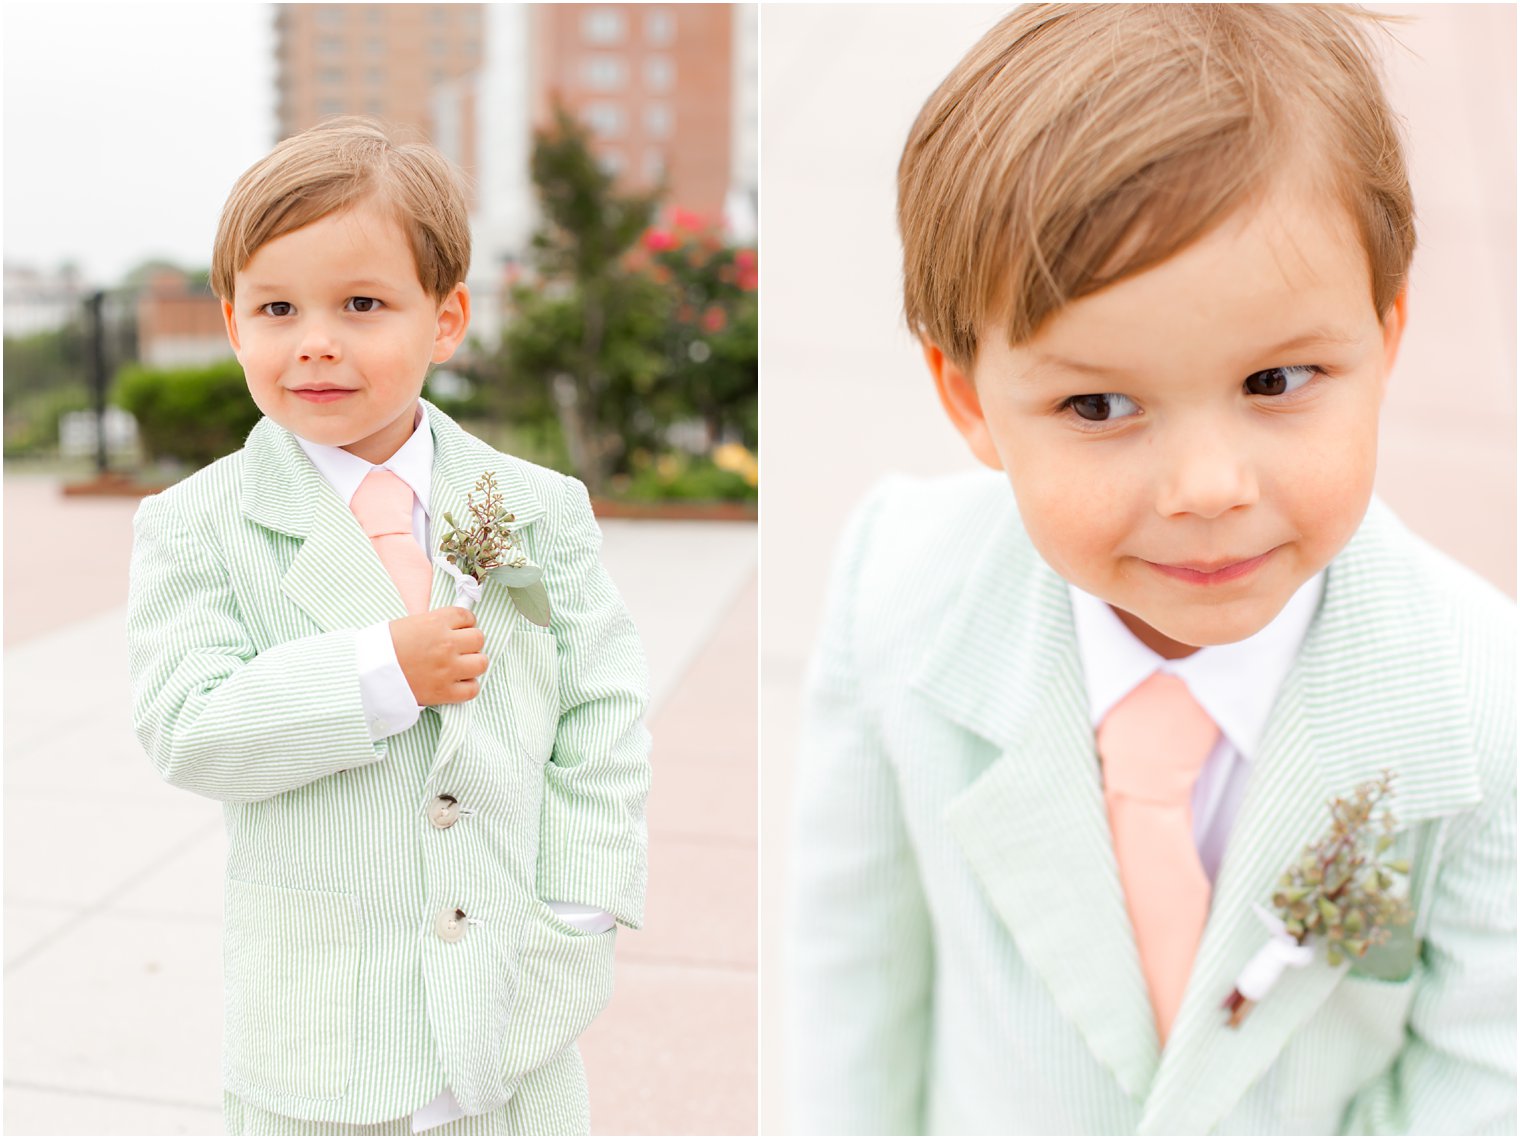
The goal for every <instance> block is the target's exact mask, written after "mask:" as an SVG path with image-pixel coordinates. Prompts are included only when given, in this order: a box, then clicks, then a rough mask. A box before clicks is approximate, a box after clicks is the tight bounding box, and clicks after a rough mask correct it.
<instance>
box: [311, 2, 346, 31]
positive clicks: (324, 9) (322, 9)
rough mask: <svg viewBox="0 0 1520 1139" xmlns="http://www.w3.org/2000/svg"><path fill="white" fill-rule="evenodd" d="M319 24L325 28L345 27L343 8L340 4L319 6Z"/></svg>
mask: <svg viewBox="0 0 1520 1139" xmlns="http://www.w3.org/2000/svg"><path fill="white" fill-rule="evenodd" d="M317 23H319V24H321V25H322V26H323V27H324V28H341V27H342V26H343V7H342V6H341V5H339V4H319V5H317Z"/></svg>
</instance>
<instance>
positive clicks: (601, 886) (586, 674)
mask: <svg viewBox="0 0 1520 1139" xmlns="http://www.w3.org/2000/svg"><path fill="white" fill-rule="evenodd" d="M564 496H565V497H564V500H563V502H562V503H561V514H560V516H559V524H558V527H557V536H556V538H555V540H554V548H553V551H552V553H551V554H549V555H547V556H546V557H545V573H544V587H545V588H546V589H547V590H548V592H549V610H550V613H549V616H550V628H551V629H552V631H553V633H554V636H555V639H556V641H557V643H558V657H559V689H560V717H559V726H558V728H557V729H556V732H555V737H554V751H553V754H552V755H551V757H550V760H549V763H548V764H546V765H545V767H544V798H543V814H542V819H541V823H540V832H539V834H540V838H539V854H538V896H539V897H540V898H546V899H553V900H555V901H562V902H579V903H581V904H583V905H588V906H597V907H599V908H600V909H603V910H606V911H607V912H608V913H610V914H612V916H613V917H615V918H616V919H617V920H618V921H620V922H622V923H623V924H624V925H626V926H629V927H630V928H633V929H637V928H638V927H639V925H640V924H641V923H642V922H643V919H644V887H645V883H646V881H647V879H648V846H649V840H648V833H647V829H646V825H645V821H644V800H645V799H646V798H647V796H648V794H649V778H650V766H649V732H648V731H647V730H646V729H645V727H644V723H643V717H644V712H645V709H646V708H647V706H648V704H649V674H648V667H647V665H646V664H645V662H644V650H643V646H642V645H641V643H640V641H639V637H638V633H637V631H636V630H635V629H634V627H633V619H632V617H630V616H629V613H628V610H627V608H626V607H625V606H624V605H623V601H622V598H621V597H619V596H618V592H617V589H616V588H615V587H614V586H613V584H612V580H611V579H610V578H609V577H608V576H607V571H606V570H605V569H603V568H602V563H601V557H600V553H601V544H602V535H601V531H600V530H599V529H598V528H597V524H596V519H595V517H594V516H593V515H592V513H591V500H590V499H589V498H588V496H587V494H586V488H585V487H584V486H583V485H582V484H581V483H580V482H579V481H577V480H575V479H566V480H565V484H564Z"/></svg>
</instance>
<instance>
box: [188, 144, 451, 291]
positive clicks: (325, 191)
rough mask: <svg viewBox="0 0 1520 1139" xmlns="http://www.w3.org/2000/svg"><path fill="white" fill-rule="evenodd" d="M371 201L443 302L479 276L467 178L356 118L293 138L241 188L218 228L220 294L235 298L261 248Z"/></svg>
mask: <svg viewBox="0 0 1520 1139" xmlns="http://www.w3.org/2000/svg"><path fill="white" fill-rule="evenodd" d="M371 198H373V199H374V200H377V201H379V202H381V203H382V204H384V205H385V206H387V207H389V208H390V209H391V210H392V211H394V214H395V217H396V220H397V222H398V223H399V224H400V225H401V228H402V229H403V230H404V231H405V233H406V235H407V239H408V241H409V242H410V244H411V247H412V257H413V259H414V260H415V261H416V263H417V280H418V281H419V282H421V284H422V287H423V289H425V290H426V291H427V293H428V294H429V295H430V296H432V297H433V298H434V299H435V300H438V301H442V300H443V299H444V298H445V297H446V296H448V294H449V293H450V292H451V291H452V290H453V288H454V286H455V285H456V284H458V283H459V282H461V281H463V280H464V279H465V276H466V274H467V273H468V272H469V269H470V222H469V214H468V211H467V210H466V207H465V196H464V188H463V185H462V183H461V176H460V174H459V172H458V171H457V170H455V169H454V167H453V166H452V165H451V164H450V163H449V161H448V160H447V159H446V158H444V157H443V155H441V154H439V153H438V151H437V150H435V149H433V147H431V146H429V145H427V144H426V143H403V142H398V141H396V140H395V139H394V138H393V137H392V135H391V133H390V132H389V131H387V130H386V129H385V128H384V127H383V126H381V125H380V124H379V123H377V122H374V121H372V120H369V119H364V118H359V117H356V116H344V117H342V118H336V119H330V120H328V121H326V122H323V123H320V124H318V125H317V126H314V127H311V128H310V129H308V130H304V131H302V132H301V133H300V134H297V135H292V136H291V137H290V138H287V139H286V140H285V141H284V142H282V143H280V144H279V145H278V146H276V147H275V148H274V150H272V151H270V152H269V154H267V155H265V156H264V157H263V158H261V159H260V160H259V161H258V162H256V163H254V164H253V165H252V166H250V167H249V168H248V169H247V170H246V171H245V172H244V173H243V176H242V177H241V178H239V179H238V180H237V183H236V184H235V185H234V186H233V187H232V193H231V194H229V195H228V197H227V204H226V205H225V206H223V207H222V217H221V221H220V223H219V224H218V225H217V230H216V242H215V244H214V245H213V246H212V252H211V287H212V288H213V289H214V290H216V294H217V295H218V296H219V297H222V298H223V299H224V300H228V301H230V300H232V298H233V278H234V276H235V275H236V274H237V272H238V271H239V270H240V269H242V268H243V266H245V265H247V264H248V261H249V259H250V258H251V257H252V256H253V255H254V254H255V253H256V252H258V250H259V249H260V247H262V246H263V245H265V244H266V243H268V242H270V241H273V240H274V239H275V238H277V237H281V236H283V235H284V234H287V233H290V232H291V231H292V230H297V229H300V228H301V227H302V226H305V225H310V224H311V223H312V222H314V221H318V220H320V219H321V218H324V217H327V216H328V215H329V214H335V213H340V212H341V211H343V210H345V209H348V208H350V207H351V206H355V205H357V204H358V203H359V202H361V201H364V200H366V199H371Z"/></svg>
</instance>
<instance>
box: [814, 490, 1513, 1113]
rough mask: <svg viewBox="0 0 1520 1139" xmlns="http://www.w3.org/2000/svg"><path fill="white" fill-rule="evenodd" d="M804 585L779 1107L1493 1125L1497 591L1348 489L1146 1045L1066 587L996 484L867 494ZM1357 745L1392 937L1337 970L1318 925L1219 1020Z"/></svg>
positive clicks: (1352, 771) (1507, 774) (1505, 935)
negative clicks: (1380, 847)
mask: <svg viewBox="0 0 1520 1139" xmlns="http://www.w3.org/2000/svg"><path fill="white" fill-rule="evenodd" d="M905 537H906V540H905ZM830 597H831V600H830V602H829V605H828V616H827V620H826V624H825V626H824V628H823V630H822V633H821V638H820V642H819V646H818V649H817V652H816V655H815V658H814V664H813V669H812V672H811V675H810V680H809V696H808V703H807V711H806V718H805V728H804V744H803V751H802V755H801V763H800V767H799V774H798V779H799V784H800V795H799V814H798V833H797V836H796V839H795V845H794V854H793V865H794V867H795V868H796V869H795V872H794V873H795V883H794V887H795V889H794V894H793V897H794V899H795V901H794V909H793V914H792V921H791V927H790V932H789V961H790V968H791V975H790V981H791V983H790V985H789V987H788V989H789V999H790V1003H791V1008H790V1011H789V1030H790V1041H789V1043H790V1048H789V1050H788V1051H789V1054H790V1055H789V1061H790V1063H789V1073H790V1089H791V1093H790V1106H791V1109H792V1124H793V1128H794V1130H796V1131H798V1132H803V1133H808V1132H817V1133H832V1134H839V1133H861V1134H865V1133H886V1134H894V1133H898V1134H901V1133H907V1134H916V1133H922V1132H929V1133H950V1134H954V1133H1003V1134H1142V1135H1167V1134H1209V1133H1220V1134H1290V1133H1304V1134H1315V1133H1318V1134H1324V1133H1336V1132H1343V1133H1399V1132H1414V1133H1421V1132H1425V1133H1429V1132H1452V1133H1468V1134H1471V1133H1494V1134H1500V1133H1505V1132H1506V1130H1507V1133H1509V1134H1513V1133H1514V1128H1515V1090H1516V1085H1515V952H1516V943H1515V889H1516V886H1515V708H1514V697H1515V655H1514V654H1515V636H1514V633H1515V608H1514V605H1513V603H1512V602H1510V601H1509V600H1508V599H1507V598H1505V597H1503V596H1502V595H1501V594H1499V593H1498V592H1497V591H1496V590H1494V589H1493V588H1492V587H1491V586H1489V585H1487V584H1486V583H1483V582H1481V581H1480V580H1478V579H1477V578H1476V577H1475V576H1474V575H1473V574H1471V573H1470V572H1468V571H1467V570H1465V569H1463V568H1461V567H1460V566H1458V565H1456V564H1455V563H1453V562H1451V561H1450V560H1448V559H1447V558H1446V557H1444V556H1443V555H1441V554H1439V553H1438V552H1436V551H1435V550H1433V549H1431V548H1430V547H1429V546H1427V545H1426V544H1424V543H1423V542H1421V541H1419V540H1418V539H1416V538H1415V537H1413V536H1412V535H1411V534H1409V533H1408V532H1407V531H1406V530H1405V529H1404V528H1403V527H1402V526H1401V525H1400V524H1399V522H1398V521H1397V520H1396V519H1395V518H1394V517H1393V515H1392V514H1391V513H1390V512H1389V511H1388V509H1387V508H1386V507H1385V506H1383V505H1382V504H1381V503H1379V502H1377V501H1374V502H1373V504H1372V506H1371V508H1370V509H1369V511H1368V513H1367V516H1366V518H1365V520H1364V522H1363V524H1362V525H1361V527H1360V528H1359V530H1358V531H1357V533H1356V535H1355V536H1354V537H1353V539H1352V540H1351V542H1350V543H1348V545H1347V546H1346V548H1345V549H1344V550H1343V551H1342V552H1341V553H1340V555H1339V556H1338V557H1337V558H1336V559H1335V560H1334V561H1333V562H1332V563H1331V565H1330V567H1329V572H1328V574H1327V578H1326V588H1325V594H1324V597H1323V599H1322V602H1321V605H1320V608H1319V610H1318V612H1317V613H1316V615H1315V619H1314V622H1313V624H1312V626H1311V628H1310V630H1309V632H1308V634H1307V637H1306V639H1305V643H1304V645H1303V648H1302V650H1301V652H1300V655H1299V657H1298V659H1297V660H1296V662H1295V664H1294V666H1293V667H1292V669H1291V670H1290V672H1289V675H1288V677H1287V678H1286V680H1285V682H1284V684H1283V687H1282V689H1281V690H1280V691H1279V693H1278V696H1277V700H1276V703H1275V705H1274V708H1273V713H1272V716H1271V719H1270V722H1269V725H1268V728H1267V732H1266V736H1265V738H1264V740H1263V744H1262V750H1261V753H1260V754H1259V756H1258V757H1257V758H1256V760H1255V761H1254V762H1253V764H1252V771H1251V775H1250V782H1249V784H1248V788H1247V790H1246V793H1245V799H1244V801H1243V802H1242V804H1241V808H1240V811H1239V814H1238V815H1237V817H1236V821H1235V824H1234V829H1233V832H1232V834H1231V837H1230V840H1229V844H1228V846H1227V848H1226V850H1225V855H1224V861H1223V864H1222V865H1221V867H1220V870H1219V874H1218V878H1217V881H1216V883H1215V888H1214V892H1213V897H1212V904H1211V910H1210V915H1209V920H1208V925H1207V928H1206V930H1205V932H1204V935H1203V939H1202V943H1201V945H1200V947H1199V950H1198V955H1197V958H1196V960H1195V963H1194V967H1193V973H1192V976H1191V979H1190V981H1189V985H1188V989H1187V992H1186V995H1185V997H1184V999H1183V1003H1182V1005H1181V1008H1180V1010H1179V1013H1178V1017H1177V1020H1176V1022H1175V1025H1174V1027H1173V1031H1172V1035H1171V1036H1170V1037H1169V1039H1168V1042H1167V1045H1166V1048H1165V1050H1164V1051H1163V1050H1161V1049H1160V1048H1159V1046H1158V1041H1157V1036H1156V1031H1155V1027H1154V1022H1153V1019H1152V1015H1151V1008H1150V1003H1149V1000H1148V997H1147V993H1146V988H1145V984H1144V981H1143V978H1142V976H1141V972H1140V964H1139V958H1138V955H1137V953H1136V949H1135V944H1134V938H1133V933H1132V931H1131V927H1130V924H1129V921H1128V916H1127V913H1126V911H1125V907H1124V897H1123V892H1122V889H1121V886H1120V883H1119V877H1118V872H1117V868H1116V864H1115V861H1114V855H1113V848H1112V844H1111V841H1110V836H1109V830H1108V824H1107V819H1106V815H1105V812H1104V806H1103V794H1102V787H1101V778H1100V769H1099V765H1098V763H1097V758H1096V752H1095V749H1094V742H1093V732H1092V725H1091V722H1090V720H1089V719H1088V716H1087V713H1086V702H1085V696H1084V689H1083V677H1082V673H1081V667H1080V663H1079V657H1078V654H1077V648H1076V643H1075V638H1074V635H1073V630H1072V620H1071V612H1070V603H1069V599H1068V594H1067V591H1066V589H1065V586H1064V583H1063V582H1062V581H1061V580H1060V579H1059V578H1058V577H1057V576H1056V574H1055V573H1054V572H1053V571H1052V570H1050V569H1049V568H1048V567H1047V566H1046V565H1045V563H1044V562H1043V561H1042V560H1041V559H1040V557H1039V556H1038V554H1037V553H1036V552H1035V550H1034V548H1033V546H1032V545H1031V544H1030V542H1029V540H1028V539H1027V537H1026V536H1025V534H1024V533H1023V531H1022V528H1021V526H1020V523H1019V520H1018V517H1017V512H1016V507H1015V504H1014V500H1013V496H1012V492H1011V490H1010V488H1009V487H1008V485H1007V481H1006V479H1005V478H1004V477H1003V476H1002V475H1000V474H984V473H978V474H974V475H966V476H958V477H952V478H948V479H939V480H928V481H909V480H895V481H891V482H889V483H887V484H886V485H884V486H883V487H881V488H880V489H879V490H878V491H877V492H876V493H875V494H874V495H873V496H872V497H871V498H870V499H869V501H868V502H867V503H866V504H865V506H864V507H863V508H862V509H861V510H860V511H859V512H858V513H857V515H856V517H855V519H854V520H853V522H852V523H851V525H850V527H849V529H848V531H847V533H846V536H845V537H844V539H843V545H842V552H841V554H840V556H839V559H838V562H837V565H836V569H835V571H834V578H833V584H832V588H831V593H830ZM1385 767H1386V768H1390V769H1392V771H1393V772H1394V773H1395V792H1396V795H1395V798H1394V801H1393V804H1392V805H1393V808H1394V812H1395V814H1396V815H1397V817H1398V820H1399V834H1398V838H1397V843H1396V847H1395V850H1396V851H1399V852H1401V853H1402V854H1404V855H1406V856H1407V857H1409V858H1410V860H1411V862H1412V864H1413V866H1412V873H1411V876H1410V888H1411V890H1412V901H1413V905H1414V909H1415V912H1416V918H1415V922H1414V925H1413V927H1412V929H1411V930H1409V931H1408V932H1407V935H1406V936H1404V937H1402V938H1397V939H1395V940H1394V941H1391V942H1390V943H1389V944H1388V945H1387V946H1384V947H1382V948H1381V949H1379V950H1376V951H1373V952H1369V954H1368V956H1367V958H1365V959H1363V960H1361V961H1359V962H1357V968H1355V969H1351V968H1348V967H1347V966H1346V965H1344V964H1343V965H1341V966H1340V967H1337V968H1332V967H1331V966H1330V965H1329V964H1328V963H1327V962H1326V960H1325V957H1324V953H1323V950H1322V949H1321V950H1320V951H1319V953H1318V955H1317V958H1316V960H1315V962H1314V963H1313V964H1312V965H1310V966H1308V967H1306V968H1302V969H1290V970H1288V971H1287V973H1286V974H1285V975H1284V976H1283V978H1282V980H1281V981H1280V982H1279V984H1278V986H1277V988H1276V989H1275V990H1274V991H1273V992H1272V993H1271V994H1270V996H1269V997H1268V998H1267V999H1266V1000H1264V1001H1263V1002H1262V1003H1261V1004H1260V1005H1258V1006H1257V1007H1256V1008H1255V1009H1254V1011H1252V1013H1251V1015H1250V1017H1249V1018H1248V1019H1247V1020H1246V1021H1245V1022H1244V1024H1243V1025H1242V1026H1241V1027H1239V1028H1238V1029H1230V1028H1228V1027H1227V1026H1226V1024H1225V1019H1226V1018H1225V1014H1224V1013H1223V1012H1222V1011H1221V1010H1220V1002H1221V1001H1222V1000H1223V998H1224V997H1225V995H1226V994H1227V993H1229V991H1230V989H1231V988H1232V986H1233V983H1234V979H1235V977H1236V976H1237V975H1238V973H1239V971H1240V969H1241V968H1242V966H1244V964H1245V963H1246V961H1247V960H1248V959H1249V958H1250V957H1251V956H1252V954H1253V953H1254V952H1255V951H1256V950H1257V949H1258V948H1260V946H1261V944H1262V942H1263V940H1264V938H1265V933H1264V930H1263V928H1262V926H1261V925H1260V924H1259V922H1258V919H1257V918H1256V917H1255V916H1254V914H1253V912H1252V903H1258V902H1259V903H1262V904H1265V905H1270V898H1271V894H1272V891H1273V886H1274V883H1275V881H1276V879H1277V878H1278V877H1279V875H1280V874H1281V873H1282V872H1283V871H1284V870H1285V869H1286V868H1287V867H1288V866H1289V865H1290V864H1291V862H1293V861H1294V860H1295V859H1296V858H1297V856H1298V855H1299V853H1300V852H1301V850H1302V849H1303V847H1304V845H1305V844H1306V843H1308V842H1310V841H1313V840H1314V839H1315V838H1317V837H1318V836H1319V834H1321V833H1322V832H1323V831H1324V829H1325V828H1326V826H1327V825H1328V823H1329V814H1328V811H1327V810H1326V803H1327V801H1328V800H1329V799H1330V798H1331V797H1332V796H1333V795H1337V794H1344V793H1346V792H1348V791H1350V790H1351V789H1352V787H1354V786H1355V784H1356V783H1358V782H1359V781H1361V780H1364V779H1367V778H1371V777H1373V776H1375V775H1376V773H1377V772H1378V771H1379V770H1380V769H1382V768H1385ZM1395 856H1396V855H1395Z"/></svg>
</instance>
